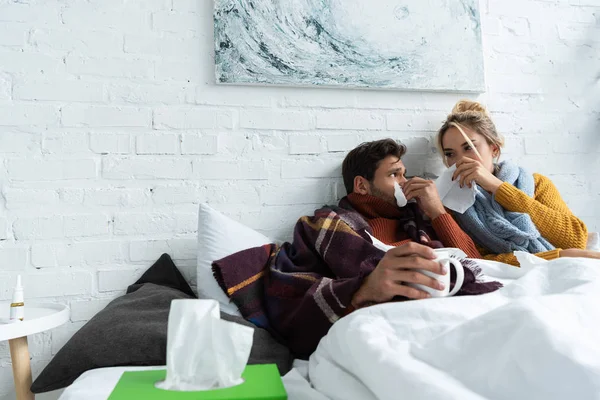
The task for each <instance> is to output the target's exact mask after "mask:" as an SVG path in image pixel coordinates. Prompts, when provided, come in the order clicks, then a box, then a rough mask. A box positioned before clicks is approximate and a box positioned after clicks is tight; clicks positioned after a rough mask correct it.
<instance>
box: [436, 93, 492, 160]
mask: <svg viewBox="0 0 600 400" xmlns="http://www.w3.org/2000/svg"><path fill="white" fill-rule="evenodd" d="M451 127H456V128H457V129H459V130H460V131H462V132H464V131H463V128H464V127H467V128H469V129H472V130H474V131H475V132H477V133H479V134H480V135H482V136H483V137H484V138H485V140H486V141H487V142H488V144H489V145H495V146H497V147H498V156H497V157H500V149H501V148H502V146H504V138H502V136H500V134H499V133H498V131H497V130H496V125H494V122H493V121H492V119H491V118H490V115H489V114H488V112H487V110H486V108H485V107H484V106H483V105H482V104H480V103H478V102H476V101H471V100H460V101H459V102H458V103H456V104H455V105H454V108H452V112H451V113H450V114H448V117H447V118H446V121H444V124H443V125H442V127H441V128H440V130H439V131H438V135H437V147H438V150H439V152H440V154H441V155H442V157H444V145H443V139H444V134H445V133H446V131H447V130H448V129H450V128H451ZM445 162H446V160H445V159H444V163H445Z"/></svg>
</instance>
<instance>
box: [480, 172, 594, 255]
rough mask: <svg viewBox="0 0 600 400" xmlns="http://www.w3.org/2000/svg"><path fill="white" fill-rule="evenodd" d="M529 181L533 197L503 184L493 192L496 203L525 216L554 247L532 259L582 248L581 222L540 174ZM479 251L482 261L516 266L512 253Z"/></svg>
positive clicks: (583, 230) (584, 237) (584, 239)
mask: <svg viewBox="0 0 600 400" xmlns="http://www.w3.org/2000/svg"><path fill="white" fill-rule="evenodd" d="M533 178H534V181H535V192H534V195H533V198H531V197H529V196H527V195H526V194H525V193H523V192H522V191H521V190H519V189H517V188H516V187H514V186H513V185H511V184H509V183H506V182H504V183H503V184H502V185H501V186H500V187H499V188H498V190H497V191H496V201H497V202H498V203H499V204H500V205H501V206H502V207H504V208H505V209H506V210H508V211H514V212H520V213H527V214H529V215H530V216H531V220H532V221H533V223H534V224H535V226H536V227H537V228H538V231H540V234H541V235H542V236H543V237H544V238H546V240H548V241H549V242H550V243H552V245H553V246H554V247H556V249H554V250H550V251H545V252H543V253H537V254H536V256H538V257H541V258H544V259H546V260H553V259H555V258H558V257H559V255H560V250H561V249H585V247H586V244H587V236H588V232H587V228H586V226H585V224H584V223H583V221H581V220H580V219H579V218H577V217H576V216H575V215H573V213H572V212H571V210H569V208H568V207H567V205H566V204H565V202H564V201H563V199H562V198H561V197H560V193H559V192H558V189H556V186H554V184H553V183H552V181H551V180H550V179H548V178H547V177H545V176H543V175H540V174H533ZM479 252H480V253H481V255H482V256H483V258H485V259H486V260H493V261H500V262H503V263H507V264H512V265H519V262H518V261H517V258H516V257H515V256H514V255H513V254H512V253H505V254H491V253H490V252H489V250H487V249H484V248H479Z"/></svg>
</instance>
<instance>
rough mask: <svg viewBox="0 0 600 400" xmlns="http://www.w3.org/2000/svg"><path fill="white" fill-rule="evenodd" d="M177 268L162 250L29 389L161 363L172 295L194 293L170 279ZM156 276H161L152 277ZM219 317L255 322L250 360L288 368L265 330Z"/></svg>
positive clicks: (44, 388)
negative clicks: (92, 371) (114, 369)
mask: <svg viewBox="0 0 600 400" xmlns="http://www.w3.org/2000/svg"><path fill="white" fill-rule="evenodd" d="M165 256H166V257H165ZM173 269H174V270H173ZM157 272H158V274H157ZM175 272H176V273H175ZM178 274H179V271H178V270H177V269H176V267H175V265H174V264H173V263H172V261H171V258H170V257H168V256H167V255H163V256H162V257H161V259H159V261H157V263H156V264H155V265H153V266H152V267H151V268H150V269H149V270H148V272H147V273H146V274H144V276H143V277H142V278H140V280H138V282H137V283H136V284H135V285H132V286H130V288H129V293H127V294H126V295H124V296H121V297H119V298H116V299H115V300H113V301H112V302H111V303H109V304H108V305H107V306H106V308H104V309H103V310H102V311H100V312H99V313H98V314H96V315H95V316H94V317H93V318H92V319H91V320H90V321H88V323H87V324H85V325H84V326H83V327H82V328H81V329H80V330H79V331H78V332H77V333H75V335H73V337H72V338H71V339H70V340H69V341H68V342H67V343H66V344H65V345H64V346H63V348H62V349H60V351H59V352H58V353H57V354H56V356H54V358H53V359H52V360H51V361H50V363H49V364H48V365H47V366H46V368H44V370H43V371H42V373H41V374H40V375H39V376H38V377H37V379H36V380H35V381H34V382H33V384H32V385H31V391H32V392H33V393H43V392H47V391H51V390H56V389H61V388H64V387H66V386H69V385H70V384H71V383H73V381H75V379H77V378H78V377H79V376H80V375H81V374H82V373H84V372H85V371H88V370H90V369H94V368H102V367H117V366H148V365H165V364H166V348H167V322H168V318H169V309H170V307H171V300H174V299H189V298H193V297H192V296H190V294H189V292H191V289H190V290H189V292H188V289H189V287H187V288H185V287H181V288H177V287H176V286H177V285H183V284H181V283H175V284H173V282H178V280H177V279H171V278H173V276H177V275H178ZM148 276H151V277H152V278H153V279H154V280H155V281H161V279H162V280H163V281H164V280H165V279H163V278H164V277H165V276H167V277H168V278H169V279H167V280H168V281H169V284H168V286H163V285H161V284H156V283H151V282H148V279H143V278H144V277H148ZM156 276H160V277H161V278H160V279H155V277H156ZM144 281H145V283H142V282H144ZM183 282H185V281H183ZM161 283H164V282H161ZM185 286H187V284H185ZM180 289H182V290H183V291H182V290H180ZM185 292H188V293H185ZM221 318H223V319H225V320H228V321H233V322H237V323H241V324H243V325H247V326H250V327H253V328H254V342H253V345H252V352H251V354H250V359H249V361H248V363H249V364H265V363H275V364H277V366H278V367H279V371H280V373H281V374H282V375H283V374H285V373H287V372H288V371H289V370H290V368H291V363H292V356H291V353H290V352H289V350H288V349H287V348H286V347H285V346H283V345H281V344H279V343H278V342H276V341H275V340H274V339H273V338H272V337H271V335H270V334H269V333H268V332H267V331H265V330H264V329H260V328H258V327H256V326H254V325H252V324H251V323H249V322H247V321H245V320H244V319H243V318H240V317H233V316H230V315H226V314H223V313H221Z"/></svg>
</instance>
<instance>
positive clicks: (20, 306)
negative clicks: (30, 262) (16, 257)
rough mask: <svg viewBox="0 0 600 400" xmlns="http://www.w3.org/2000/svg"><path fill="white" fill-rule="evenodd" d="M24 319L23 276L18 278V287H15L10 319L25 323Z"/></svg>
mask: <svg viewBox="0 0 600 400" xmlns="http://www.w3.org/2000/svg"><path fill="white" fill-rule="evenodd" d="M23 317H25V299H24V298H23V286H22V285H21V275H19V276H17V286H15V291H14V292H13V297H12V302H11V303H10V319H11V320H20V321H23Z"/></svg>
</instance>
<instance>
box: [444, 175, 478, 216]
mask: <svg viewBox="0 0 600 400" xmlns="http://www.w3.org/2000/svg"><path fill="white" fill-rule="evenodd" d="M454 171H456V165H453V166H451V167H450V168H448V169H447V170H446V171H444V172H443V173H442V175H440V177H439V178H437V179H436V181H435V186H436V187H437V191H438V194H439V195H440V199H442V204H443V205H444V206H445V207H447V208H449V209H451V210H453V211H456V212H458V213H460V214H462V213H464V212H465V211H467V210H468V209H469V208H470V207H471V206H472V205H473V204H474V203H475V194H476V193H477V185H475V184H474V185H473V187H471V188H469V187H468V186H466V185H465V186H464V187H462V188H461V187H460V180H459V179H457V180H455V181H453V180H452V175H453V174H454Z"/></svg>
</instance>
